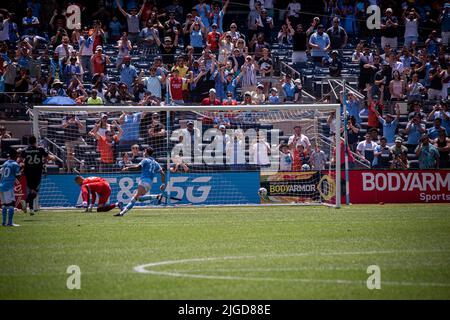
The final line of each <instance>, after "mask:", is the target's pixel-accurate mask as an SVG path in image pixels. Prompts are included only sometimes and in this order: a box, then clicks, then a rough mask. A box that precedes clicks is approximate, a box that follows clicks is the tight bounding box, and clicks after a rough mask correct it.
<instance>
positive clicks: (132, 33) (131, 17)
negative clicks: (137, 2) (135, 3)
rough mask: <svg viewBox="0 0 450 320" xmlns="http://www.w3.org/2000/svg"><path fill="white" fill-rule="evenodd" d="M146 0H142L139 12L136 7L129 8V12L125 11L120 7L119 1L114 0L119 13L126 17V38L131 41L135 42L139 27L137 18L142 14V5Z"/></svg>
mask: <svg viewBox="0 0 450 320" xmlns="http://www.w3.org/2000/svg"><path fill="white" fill-rule="evenodd" d="M146 2H147V0H144V2H143V4H142V6H141V9H140V10H139V12H138V11H137V8H136V7H134V8H131V10H130V13H127V12H126V11H125V10H123V9H122V6H121V5H120V3H119V0H116V5H117V8H118V9H119V11H120V13H122V14H123V16H124V17H125V18H126V19H127V28H128V38H129V39H130V41H131V42H132V43H136V41H137V39H138V36H139V32H140V27H139V19H140V16H141V14H142V11H143V10H144V6H145V3H146Z"/></svg>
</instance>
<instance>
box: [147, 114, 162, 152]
mask: <svg viewBox="0 0 450 320" xmlns="http://www.w3.org/2000/svg"><path fill="white" fill-rule="evenodd" d="M147 132H148V144H149V145H150V146H151V147H152V148H153V150H154V152H155V157H159V156H163V155H164V153H165V147H166V141H165V138H166V135H167V134H166V130H165V127H164V125H163V124H162V123H161V120H160V117H159V114H158V113H157V112H154V113H153V114H152V121H151V123H150V125H149V126H148V131H147Z"/></svg>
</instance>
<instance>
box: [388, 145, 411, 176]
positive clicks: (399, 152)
mask: <svg viewBox="0 0 450 320" xmlns="http://www.w3.org/2000/svg"><path fill="white" fill-rule="evenodd" d="M402 143H403V140H402V138H400V137H397V138H395V144H394V145H393V146H392V147H391V153H392V163H391V169H396V170H399V169H408V167H409V164H408V148H406V147H405V146H404V145H403V144H402Z"/></svg>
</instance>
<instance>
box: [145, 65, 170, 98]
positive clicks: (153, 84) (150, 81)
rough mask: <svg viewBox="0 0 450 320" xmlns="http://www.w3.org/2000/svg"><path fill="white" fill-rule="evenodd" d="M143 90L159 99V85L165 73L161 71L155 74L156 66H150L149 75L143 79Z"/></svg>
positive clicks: (164, 79)
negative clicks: (159, 73)
mask: <svg viewBox="0 0 450 320" xmlns="http://www.w3.org/2000/svg"><path fill="white" fill-rule="evenodd" d="M142 80H143V83H144V87H145V92H148V93H150V95H152V96H155V97H157V98H158V99H160V100H161V85H162V84H163V83H164V81H166V75H165V74H164V73H163V72H162V73H161V75H159V76H158V75H157V74H156V67H155V66H151V67H150V76H148V77H144V78H143V79H142Z"/></svg>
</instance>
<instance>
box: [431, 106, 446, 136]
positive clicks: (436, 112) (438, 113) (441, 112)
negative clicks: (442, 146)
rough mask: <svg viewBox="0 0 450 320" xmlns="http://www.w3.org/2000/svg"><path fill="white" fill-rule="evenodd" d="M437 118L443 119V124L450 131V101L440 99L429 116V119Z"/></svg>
mask: <svg viewBox="0 0 450 320" xmlns="http://www.w3.org/2000/svg"><path fill="white" fill-rule="evenodd" d="M437 118H440V119H441V125H442V126H443V127H444V128H445V129H446V130H447V132H449V133H450V111H448V102H447V101H440V102H439V103H437V104H436V105H435V106H434V107H433V110H432V111H431V112H430V114H429V115H428V117H427V120H428V121H434V120H436V119H437Z"/></svg>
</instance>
